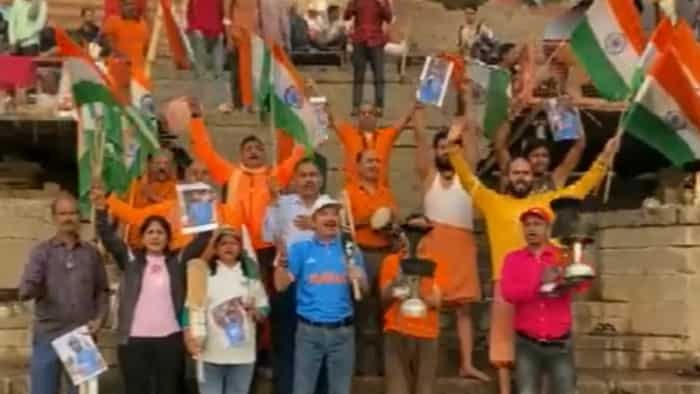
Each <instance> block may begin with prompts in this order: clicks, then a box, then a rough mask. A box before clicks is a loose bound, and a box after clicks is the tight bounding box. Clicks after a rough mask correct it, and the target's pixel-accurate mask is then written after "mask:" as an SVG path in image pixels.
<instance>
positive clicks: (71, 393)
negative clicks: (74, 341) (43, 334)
mask: <svg viewBox="0 0 700 394" xmlns="http://www.w3.org/2000/svg"><path fill="white" fill-rule="evenodd" d="M31 363H32V365H31V367H30V378H31V388H32V389H31V394H58V392H59V388H60V387H61V375H63V376H64V377H65V378H66V379H67V386H68V387H69V388H68V394H78V388H77V387H76V386H73V384H72V383H71V381H70V379H69V378H68V376H67V375H66V374H65V373H64V371H65V370H64V369H63V364H62V363H61V360H60V359H59V358H58V355H57V354H56V352H55V351H54V350H53V346H51V340H49V339H44V338H36V337H35V338H34V340H33V344H32V361H31Z"/></svg>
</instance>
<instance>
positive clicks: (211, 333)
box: [202, 263, 269, 364]
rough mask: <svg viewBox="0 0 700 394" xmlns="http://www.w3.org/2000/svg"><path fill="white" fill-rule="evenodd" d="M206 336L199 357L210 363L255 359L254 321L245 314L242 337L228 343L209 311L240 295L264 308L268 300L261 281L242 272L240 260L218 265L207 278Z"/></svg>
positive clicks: (248, 361) (238, 362) (241, 362)
mask: <svg viewBox="0 0 700 394" xmlns="http://www.w3.org/2000/svg"><path fill="white" fill-rule="evenodd" d="M207 279H208V282H207V337H206V340H205V342H204V349H203V351H202V359H203V360H204V361H206V362H208V363H213V364H252V363H254V362H255V353H256V348H255V336H256V334H255V322H253V321H252V319H250V317H247V316H246V321H245V323H244V327H245V328H246V330H245V331H246V332H245V340H244V341H243V342H241V343H239V344H236V345H234V346H232V345H230V344H229V341H228V339H227V338H226V334H225V332H224V330H223V328H222V327H221V326H220V325H219V324H217V322H216V321H215V320H214V315H213V314H212V312H213V310H214V308H216V307H217V306H218V305H219V304H221V303H222V302H225V301H227V300H230V299H232V298H237V297H241V299H242V300H245V299H249V298H253V300H254V304H255V307H256V308H258V309H260V308H267V307H268V305H269V303H268V300H267V294H266V293H265V289H264V288H263V285H262V283H261V282H260V280H258V279H249V278H246V277H245V276H244V275H243V269H242V268H241V263H239V264H236V265H235V266H234V267H228V266H226V265H224V264H219V265H218V266H217V267H216V275H214V276H208V277H207Z"/></svg>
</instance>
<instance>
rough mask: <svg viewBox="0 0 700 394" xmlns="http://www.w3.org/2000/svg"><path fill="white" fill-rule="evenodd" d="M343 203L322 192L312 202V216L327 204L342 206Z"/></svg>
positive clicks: (327, 205)
mask: <svg viewBox="0 0 700 394" xmlns="http://www.w3.org/2000/svg"><path fill="white" fill-rule="evenodd" d="M342 205H343V204H341V203H340V202H339V201H338V200H334V199H332V198H330V197H328V196H327V195H325V194H323V195H321V196H320V197H319V198H317V199H316V202H315V203H314V205H313V207H311V215H312V216H313V215H314V214H316V212H318V211H319V210H320V209H323V208H325V207H329V206H334V207H338V208H340V207H342Z"/></svg>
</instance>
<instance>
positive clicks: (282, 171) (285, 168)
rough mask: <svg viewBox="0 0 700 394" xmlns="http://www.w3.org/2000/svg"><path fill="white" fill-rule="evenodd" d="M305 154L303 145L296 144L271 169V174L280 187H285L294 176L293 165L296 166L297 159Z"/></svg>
mask: <svg viewBox="0 0 700 394" xmlns="http://www.w3.org/2000/svg"><path fill="white" fill-rule="evenodd" d="M305 154H306V150H305V149H304V147H303V146H301V145H297V146H295V147H294V149H293V150H292V154H291V155H289V157H288V158H286V159H285V160H284V161H283V162H281V163H279V164H278V165H277V168H275V170H274V171H273V175H274V176H275V177H276V178H277V182H278V184H279V186H280V187H281V188H285V187H287V185H288V184H289V182H290V181H291V180H292V177H293V176H294V167H296V165H297V162H299V160H301V159H303V158H304V155H305Z"/></svg>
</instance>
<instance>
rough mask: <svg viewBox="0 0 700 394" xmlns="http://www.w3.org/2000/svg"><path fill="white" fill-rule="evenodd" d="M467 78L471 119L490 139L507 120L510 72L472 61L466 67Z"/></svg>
mask: <svg viewBox="0 0 700 394" xmlns="http://www.w3.org/2000/svg"><path fill="white" fill-rule="evenodd" d="M467 76H468V77H469V79H470V80H471V102H470V103H469V104H470V105H469V111H471V114H470V115H471V118H472V119H473V120H474V122H475V123H476V124H477V125H478V126H481V128H482V130H483V132H484V135H485V136H486V137H488V138H491V137H493V134H494V133H495V132H496V130H497V129H498V128H499V127H500V126H501V125H502V124H503V122H505V121H506V119H507V118H508V106H509V105H510V72H508V71H507V70H505V69H503V68H501V67H496V66H490V65H487V64H484V63H482V62H480V61H476V60H474V61H472V62H471V63H469V65H468V66H467Z"/></svg>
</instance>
